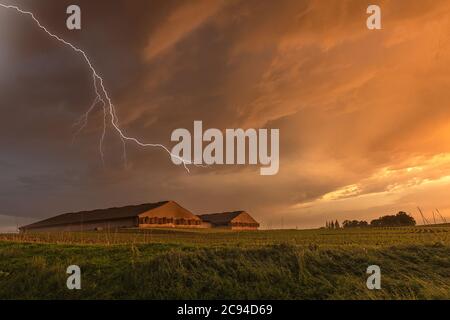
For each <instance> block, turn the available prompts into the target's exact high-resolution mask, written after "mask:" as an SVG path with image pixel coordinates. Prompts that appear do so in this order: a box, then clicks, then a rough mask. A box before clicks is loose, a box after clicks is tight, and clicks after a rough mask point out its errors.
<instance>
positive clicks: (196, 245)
mask: <svg viewBox="0 0 450 320" xmlns="http://www.w3.org/2000/svg"><path fill="white" fill-rule="evenodd" d="M72 264H76V265H79V266H80V267H81V270H82V290H68V289H67V287H66V279H67V277H68V275H67V274H66V268H67V267H68V266H69V265H72ZM373 264H375V265H379V266H380V267H381V272H382V280H381V285H382V289H381V290H368V289H367V287H366V280H367V277H368V275H367V274H366V269H367V267H368V266H369V265H373ZM0 299H450V226H435V227H411V228H387V229H370V228H368V229H354V230H335V231H332V230H331V231H330V230H277V231H257V232H230V231H217V230H197V231H189V230H156V229H154V230H146V231H139V230H135V231H133V230H130V231H126V232H117V233H108V232H92V233H42V234H21V235H0Z"/></svg>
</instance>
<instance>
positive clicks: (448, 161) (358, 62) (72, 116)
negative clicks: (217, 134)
mask: <svg viewBox="0 0 450 320" xmlns="http://www.w3.org/2000/svg"><path fill="white" fill-rule="evenodd" d="M0 2H1V3H3V4H14V5H18V6H20V7H21V8H22V9H24V10H30V11H32V12H33V13H34V14H35V15H36V17H37V18H38V19H39V20H40V21H41V23H42V24H43V25H45V26H47V27H48V29H49V30H51V31H52V32H54V33H56V34H58V35H60V36H61V37H63V38H64V39H66V40H68V41H70V42H72V43H73V44H75V45H77V46H78V47H80V48H82V49H83V50H85V52H86V53H87V54H88V55H89V57H90V59H91V60H92V62H93V64H94V65H95V67H96V69H97V70H98V71H99V73H100V74H101V75H102V77H103V79H104V81H105V86H106V87H107V89H108V91H109V92H110V94H111V98H112V100H113V101H114V104H115V106H116V110H117V116H118V118H119V121H120V126H121V127H122V128H123V129H124V131H125V132H126V133H127V135H129V136H133V137H138V138H139V139H141V140H143V141H146V142H152V143H153V142H156V143H162V144H165V145H167V146H173V145H174V143H173V142H171V141H170V135H171V132H172V131H173V130H175V129H177V128H187V129H189V130H192V128H193V122H194V121H195V120H201V121H203V126H204V128H218V129H221V130H225V129H227V128H244V129H247V128H269V129H270V128H273V129H275V128H276V129H279V130H280V170H279V173H278V174H277V175H274V176H261V175H260V174H259V166H248V165H247V166H246V165H236V166H211V167H207V168H203V167H191V168H190V169H191V170H190V171H191V172H190V173H188V172H187V171H186V170H184V169H183V167H182V166H175V165H174V164H173V163H172V162H171V161H170V159H169V157H168V155H167V153H165V152H163V151H161V149H155V148H142V147H138V146H136V145H134V144H132V143H128V144H127V145H126V149H127V155H128V158H127V161H126V163H125V162H124V160H123V156H122V143H121V140H120V139H119V137H118V136H117V134H116V133H115V131H114V130H111V128H108V130H107V135H106V139H105V143H104V152H105V157H104V163H103V162H102V159H101V157H100V153H99V139H100V137H101V134H102V125H103V113H102V111H101V109H100V108H98V109H96V110H95V112H94V113H92V114H91V116H90V118H89V122H88V125H87V126H86V128H85V130H83V131H82V132H81V133H80V134H79V135H77V136H76V137H75V138H74V133H75V132H76V127H74V123H75V122H76V121H77V120H78V119H79V118H80V116H82V115H83V113H84V112H86V110H87V109H88V108H89V106H90V105H91V103H92V101H93V99H94V98H95V93H94V90H93V86H92V77H91V74H90V73H89V69H88V68H87V67H86V64H85V63H83V60H82V59H81V57H80V56H79V55H77V54H75V53H74V52H73V51H71V50H70V49H68V48H67V47H64V46H62V45H61V44H60V43H58V42H56V41H54V40H53V39H50V38H49V37H48V36H47V35H46V34H45V33H43V32H42V31H41V30H39V29H37V27H36V26H35V25H34V24H33V22H32V20H30V19H29V18H27V17H25V16H21V15H18V14H17V13H15V12H14V11H11V10H6V9H4V8H1V7H0V111H1V113H0V150H1V151H0V204H1V206H0V231H5V230H11V229H15V228H16V227H17V225H23V224H27V223H31V222H34V221H36V220H39V219H42V218H46V217H50V216H53V215H56V214H59V213H64V212H72V211H81V210H90V209H96V208H107V207H114V206H122V205H130V204H140V203H147V202H157V201H161V200H174V201H177V202H178V203H180V204H181V205H182V206H184V207H186V208H187V209H189V210H191V211H192V212H194V213H197V214H203V213H208V212H222V211H231V210H246V211H248V212H249V213H250V214H252V215H253V216H254V217H255V218H256V219H257V220H258V221H259V222H260V223H261V225H262V227H263V228H313V227H320V226H323V225H324V224H325V221H327V220H336V219H337V220H339V221H341V222H342V221H343V220H346V219H364V220H368V221H370V220H371V219H374V218H377V217H379V216H381V215H386V214H395V213H396V212H398V211H407V212H409V213H410V214H412V215H413V216H414V217H415V218H416V220H417V222H418V223H422V219H421V217H420V215H419V213H418V210H417V207H418V206H420V207H421V208H422V210H423V211H424V212H425V215H426V216H427V217H428V219H429V220H431V221H432V219H433V218H432V210H434V209H436V208H437V209H439V210H440V212H441V213H442V214H443V215H444V216H447V217H449V218H450V123H449V119H450V107H449V104H450V90H449V86H450V77H449V76H448V74H449V71H450V70H449V69H450V33H449V31H448V30H450V25H449V24H450V21H449V14H450V3H449V2H448V1H445V0H420V1H419V0H414V1H411V0H396V1H370V2H366V1H361V0H327V1H324V0H323V1H319V0H281V1H268V0H263V1H261V0H245V1H241V0H227V1H220V0H217V1H216V0H211V1H209V0H205V1H200V0H199V1H173V0H169V1H162V0H161V1H146V0H145V1H144V0H134V1H122V0H118V1H107V0H96V1H74V0H71V1H65V0H58V1H56V0H54V1H50V0H40V1H30V0H22V1H18V0H17V1H13V0H0ZM70 4H78V5H79V6H80V8H81V11H82V29H81V30H79V31H78V30H76V31H69V30H67V28H66V24H65V21H66V18H67V14H66V8H67V6H68V5H70ZM370 4H377V5H379V6H380V8H381V12H382V29H381V30H368V29H367V27H366V19H367V17H368V14H367V13H366V9H367V7H368V5H370Z"/></svg>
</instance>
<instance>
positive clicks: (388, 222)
mask: <svg viewBox="0 0 450 320" xmlns="http://www.w3.org/2000/svg"><path fill="white" fill-rule="evenodd" d="M415 225H416V220H415V219H414V218H413V217H412V216H411V215H409V214H408V213H406V212H404V211H400V212H399V213H397V214H395V215H386V216H382V217H380V218H378V219H374V220H372V221H370V223H368V222H367V221H359V220H345V221H344V222H342V227H341V225H340V224H339V222H338V221H337V220H336V221H327V222H326V223H325V228H326V229H341V228H344V229H349V228H368V227H407V226H415Z"/></svg>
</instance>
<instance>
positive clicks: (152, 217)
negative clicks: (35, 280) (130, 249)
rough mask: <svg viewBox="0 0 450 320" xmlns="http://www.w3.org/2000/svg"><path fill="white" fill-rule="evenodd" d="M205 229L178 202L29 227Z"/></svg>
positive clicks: (69, 217)
mask: <svg viewBox="0 0 450 320" xmlns="http://www.w3.org/2000/svg"><path fill="white" fill-rule="evenodd" d="M155 227H164V228H205V227H209V225H208V224H205V223H203V222H202V220H201V219H200V218H199V217H198V216H196V215H194V214H192V213H191V212H190V211H188V210H187V209H185V208H183V207H181V206H180V205H179V204H177V203H176V202H174V201H163V202H157V203H147V204H141V205H136V206H126V207H120V208H110V209H101V210H93V211H83V212H76V213H65V214H62V215H58V216H55V217H52V218H49V219H46V220H42V221H39V222H36V223H33V224H30V225H27V226H23V227H20V228H19V230H20V232H26V231H32V232H35V231H92V230H115V229H122V228H155Z"/></svg>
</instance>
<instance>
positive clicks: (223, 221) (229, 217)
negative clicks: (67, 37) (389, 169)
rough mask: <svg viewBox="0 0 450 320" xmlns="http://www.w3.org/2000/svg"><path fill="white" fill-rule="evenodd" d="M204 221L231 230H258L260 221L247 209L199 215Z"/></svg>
mask: <svg viewBox="0 0 450 320" xmlns="http://www.w3.org/2000/svg"><path fill="white" fill-rule="evenodd" d="M199 217H200V219H202V221H203V222H205V223H209V224H210V225H211V227H212V228H226V229H231V230H258V228H259V223H258V222H257V221H256V220H255V219H253V217H252V216H251V215H250V214H248V213H247V212H245V211H233V212H221V213H211V214H201V215H199Z"/></svg>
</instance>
